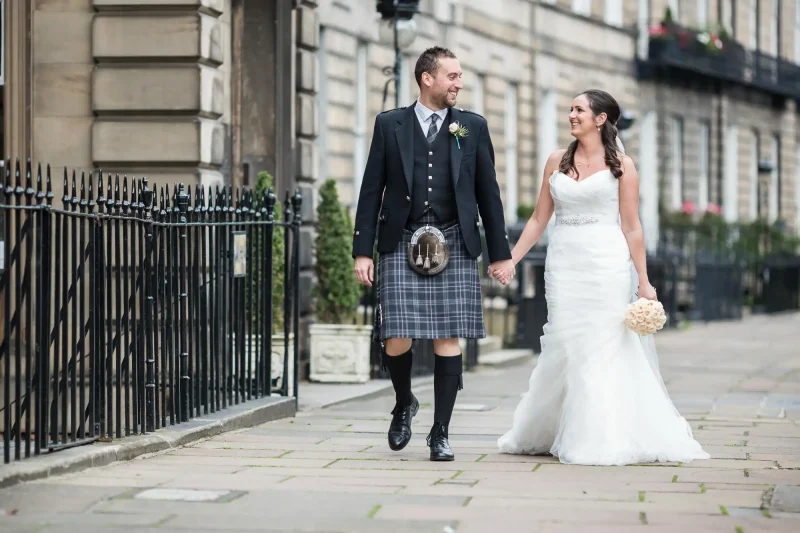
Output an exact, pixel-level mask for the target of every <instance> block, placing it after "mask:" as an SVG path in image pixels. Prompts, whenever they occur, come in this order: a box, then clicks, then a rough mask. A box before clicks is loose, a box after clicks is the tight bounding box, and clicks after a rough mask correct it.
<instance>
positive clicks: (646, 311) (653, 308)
mask: <svg viewBox="0 0 800 533" xmlns="http://www.w3.org/2000/svg"><path fill="white" fill-rule="evenodd" d="M666 322H667V315H666V313H664V306H663V305H661V302H658V301H655V300H647V299H645V298H639V299H638V300H637V301H635V302H633V303H632V304H630V305H629V306H628V308H627V309H626V310H625V325H626V326H628V329H630V330H631V331H633V332H635V333H638V334H639V335H652V334H653V333H655V332H656V331H658V330H660V329H661V328H663V327H664V324H665V323H666Z"/></svg>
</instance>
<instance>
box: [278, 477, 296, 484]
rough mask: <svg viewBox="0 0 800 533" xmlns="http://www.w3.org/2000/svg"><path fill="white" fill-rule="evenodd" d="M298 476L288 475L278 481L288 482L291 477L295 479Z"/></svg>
mask: <svg viewBox="0 0 800 533" xmlns="http://www.w3.org/2000/svg"><path fill="white" fill-rule="evenodd" d="M296 477H297V476H286V477H285V478H283V479H282V480H280V481H278V483H284V482H286V481H289V480H290V479H294V478H296Z"/></svg>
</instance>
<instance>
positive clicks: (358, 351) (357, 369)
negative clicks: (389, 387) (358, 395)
mask: <svg viewBox="0 0 800 533" xmlns="http://www.w3.org/2000/svg"><path fill="white" fill-rule="evenodd" d="M309 337H310V339H311V361H310V366H311V369H310V375H309V379H310V380H311V381H321V382H326V383H364V382H367V381H369V379H370V344H371V339H372V326H346V325H340V324H312V325H311V326H310V327H309Z"/></svg>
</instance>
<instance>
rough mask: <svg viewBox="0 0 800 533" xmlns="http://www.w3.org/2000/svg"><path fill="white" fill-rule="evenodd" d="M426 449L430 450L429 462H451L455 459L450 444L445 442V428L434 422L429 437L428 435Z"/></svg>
mask: <svg viewBox="0 0 800 533" xmlns="http://www.w3.org/2000/svg"><path fill="white" fill-rule="evenodd" d="M428 447H429V448H430V449H431V461H452V460H453V459H455V455H454V454H453V450H451V449H450V443H449V442H448V441H447V426H443V425H442V424H441V423H439V422H434V424H433V428H432V429H431V433H430V435H428Z"/></svg>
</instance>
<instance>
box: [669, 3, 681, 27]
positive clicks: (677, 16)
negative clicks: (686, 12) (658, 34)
mask: <svg viewBox="0 0 800 533" xmlns="http://www.w3.org/2000/svg"><path fill="white" fill-rule="evenodd" d="M667 5H668V6H669V9H670V11H672V19H673V20H675V21H676V22H679V21H680V20H681V2H680V0H668V2H667Z"/></svg>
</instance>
